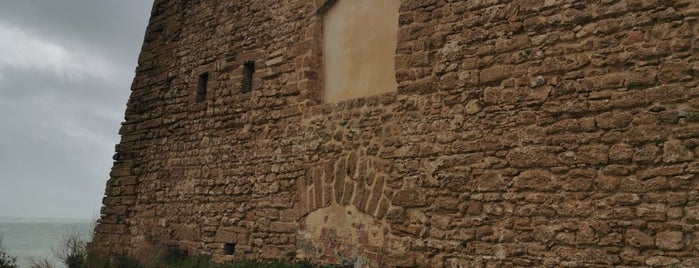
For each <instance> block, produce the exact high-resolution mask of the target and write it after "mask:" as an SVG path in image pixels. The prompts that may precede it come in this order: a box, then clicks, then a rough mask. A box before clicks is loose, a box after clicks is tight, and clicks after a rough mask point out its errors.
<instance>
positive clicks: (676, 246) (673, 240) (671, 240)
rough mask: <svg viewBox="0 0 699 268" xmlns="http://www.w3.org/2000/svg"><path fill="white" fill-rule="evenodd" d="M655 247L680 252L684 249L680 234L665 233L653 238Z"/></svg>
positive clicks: (676, 232) (673, 232)
mask: <svg viewBox="0 0 699 268" xmlns="http://www.w3.org/2000/svg"><path fill="white" fill-rule="evenodd" d="M655 245H656V246H657V247H659V248H662V249H667V250H680V249H682V248H683V247H684V242H683V238H682V232H679V231H665V232H660V233H658V234H657V235H656V236H655Z"/></svg>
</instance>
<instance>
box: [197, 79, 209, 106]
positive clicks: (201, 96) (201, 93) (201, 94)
mask: <svg viewBox="0 0 699 268" xmlns="http://www.w3.org/2000/svg"><path fill="white" fill-rule="evenodd" d="M207 83H209V73H203V74H200V75H199V86H198V87H197V102H202V101H204V100H206V84H207Z"/></svg>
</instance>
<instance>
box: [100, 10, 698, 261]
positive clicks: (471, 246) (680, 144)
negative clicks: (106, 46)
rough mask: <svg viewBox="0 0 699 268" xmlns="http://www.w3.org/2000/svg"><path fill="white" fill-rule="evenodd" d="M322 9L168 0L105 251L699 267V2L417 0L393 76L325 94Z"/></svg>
mask: <svg viewBox="0 0 699 268" xmlns="http://www.w3.org/2000/svg"><path fill="white" fill-rule="evenodd" d="M340 1H344V0H340ZM324 2H325V1H320V0H317V1H310V0H289V1H273V0H268V1H204V0H198V1H196V0H190V1H185V0H156V1H155V3H154V8H153V17H152V18H151V22H150V25H149V27H148V30H147V33H146V38H145V43H144V45H143V50H142V53H141V57H140V59H139V67H138V68H137V70H136V78H135V80H134V83H133V86H132V94H131V98H130V100H129V104H128V108H127V110H126V121H125V122H124V123H123V126H122V128H121V131H120V134H121V135H122V140H121V142H120V144H119V145H117V147H116V154H115V156H114V159H115V163H114V167H113V170H112V172H111V174H110V177H111V178H110V180H109V182H108V183H107V190H106V197H105V199H104V208H103V210H102V213H103V215H102V217H101V219H100V220H99V224H98V226H97V227H96V230H95V232H96V234H95V241H94V243H93V244H92V248H93V249H95V250H102V251H110V252H114V253H130V254H136V253H138V251H139V248H140V247H145V246H153V245H176V246H178V247H180V248H181V249H184V250H187V252H188V253H189V254H192V255H194V254H210V255H213V257H214V259H216V260H218V261H226V260H231V259H243V258H267V257H275V258H310V259H311V260H313V261H314V262H316V263H320V264H328V263H335V264H346V265H357V266H369V267H376V266H418V267H441V266H448V267H501V266H508V267H511V266H525V267H529V266H564V267H599V266H685V267H696V266H699V258H698V257H697V256H699V229H698V227H697V223H699V178H698V176H697V173H699V160H697V153H699V80H698V79H697V77H698V76H699V60H698V57H699V24H698V22H697V19H699V2H696V1H693V0H676V1H671V0H667V1H653V0H628V1H624V0H589V1H575V0H561V1H549V0H479V1H448V0H403V1H402V3H401V9H400V18H399V28H400V29H399V35H398V46H397V47H398V48H397V51H396V79H397V82H398V91H397V92H393V93H385V94H382V95H378V96H373V97H367V98H361V99H354V100H349V101H344V102H339V103H329V104H322V103H321V101H320V97H319V96H321V95H322V92H321V86H320V85H321V84H322V80H321V76H322V75H321V72H320V71H319V70H321V60H320V59H321V58H322V52H321V47H322V42H321V40H322V30H321V25H322V19H321V18H320V17H319V16H318V15H317V14H318V10H319V9H323V8H324V4H325V3H324ZM329 2H332V1H329ZM249 61H254V63H255V67H256V70H255V73H254V78H253V89H252V91H251V92H248V93H241V90H240V89H241V80H242V79H243V78H242V76H243V75H242V74H243V65H244V63H245V62H249ZM203 73H208V75H209V76H208V77H209V80H208V88H207V95H206V97H205V100H204V101H202V102H197V101H196V92H197V81H198V77H199V76H200V75H201V74H203Z"/></svg>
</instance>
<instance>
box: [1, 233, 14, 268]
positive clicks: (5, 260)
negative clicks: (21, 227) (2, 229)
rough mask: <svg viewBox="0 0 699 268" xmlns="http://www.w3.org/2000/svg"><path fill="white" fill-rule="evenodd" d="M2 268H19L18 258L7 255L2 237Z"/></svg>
mask: <svg viewBox="0 0 699 268" xmlns="http://www.w3.org/2000/svg"><path fill="white" fill-rule="evenodd" d="M0 268H17V257H14V256H11V255H10V254H9V253H7V251H6V250H5V247H3V245H2V236H0Z"/></svg>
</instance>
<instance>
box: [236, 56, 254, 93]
mask: <svg viewBox="0 0 699 268" xmlns="http://www.w3.org/2000/svg"><path fill="white" fill-rule="evenodd" d="M253 74H255V62H254V61H246V62H245V63H244V64H243V80H242V81H241V82H240V84H241V88H240V93H248V92H250V91H252V76H253Z"/></svg>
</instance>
